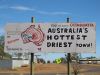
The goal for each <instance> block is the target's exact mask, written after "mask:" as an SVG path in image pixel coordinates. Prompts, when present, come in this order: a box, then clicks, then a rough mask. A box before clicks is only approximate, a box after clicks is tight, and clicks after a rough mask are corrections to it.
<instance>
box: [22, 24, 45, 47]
mask: <svg viewBox="0 0 100 75" xmlns="http://www.w3.org/2000/svg"><path fill="white" fill-rule="evenodd" d="M21 37H22V40H23V43H24V44H26V43H29V42H33V43H34V44H35V45H36V46H41V45H42V43H43V41H44V33H43V32H42V30H41V28H40V25H38V28H35V25H31V26H30V27H29V28H27V29H26V30H25V31H24V32H22V33H21Z"/></svg>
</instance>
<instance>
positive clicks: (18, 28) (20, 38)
mask: <svg viewBox="0 0 100 75" xmlns="http://www.w3.org/2000/svg"><path fill="white" fill-rule="evenodd" d="M95 27H96V26H95V23H9V24H7V25H6V28H5V30H6V33H5V52H67V53H71V52H77V53H86V52H87V53H88V52H89V53H90V52H96V29H95Z"/></svg>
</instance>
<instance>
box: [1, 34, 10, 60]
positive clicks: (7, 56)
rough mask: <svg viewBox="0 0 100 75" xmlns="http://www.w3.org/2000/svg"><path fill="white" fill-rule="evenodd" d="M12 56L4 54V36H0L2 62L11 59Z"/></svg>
mask: <svg viewBox="0 0 100 75" xmlns="http://www.w3.org/2000/svg"><path fill="white" fill-rule="evenodd" d="M10 58H11V55H10V54H8V53H5V52H4V36H3V35H2V36H0V60H1V59H10Z"/></svg>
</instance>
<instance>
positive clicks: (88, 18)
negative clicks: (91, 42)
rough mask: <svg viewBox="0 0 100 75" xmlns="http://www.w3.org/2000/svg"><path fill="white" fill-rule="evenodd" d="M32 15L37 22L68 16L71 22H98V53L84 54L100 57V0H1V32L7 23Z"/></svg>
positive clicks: (63, 20) (59, 19) (59, 20)
mask: <svg viewBox="0 0 100 75" xmlns="http://www.w3.org/2000/svg"><path fill="white" fill-rule="evenodd" d="M32 16H34V17H35V22H66V18H67V17H71V22H96V54H94V53H88V54H85V53H84V54H83V56H85V57H86V56H91V55H92V56H97V57H100V55H99V54H100V46H99V44H100V40H99V36H100V35H99V33H100V30H99V28H100V21H99V20H100V0H0V34H3V33H4V26H5V25H6V24H7V23H9V22H16V23H17V22H31V17H32ZM60 55H61V56H64V55H63V54H56V56H60ZM48 56H52V57H56V56H55V54H49V55H48ZM50 58H51V57H50Z"/></svg>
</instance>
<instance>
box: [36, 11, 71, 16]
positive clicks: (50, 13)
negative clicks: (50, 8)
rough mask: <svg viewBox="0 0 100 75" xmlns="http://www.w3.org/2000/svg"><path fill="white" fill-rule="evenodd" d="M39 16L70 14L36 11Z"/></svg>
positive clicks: (65, 13)
mask: <svg viewBox="0 0 100 75" xmlns="http://www.w3.org/2000/svg"><path fill="white" fill-rule="evenodd" d="M37 12H38V13H40V14H44V15H67V14H70V13H69V12H62V11H58V12H47V11H37Z"/></svg>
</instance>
